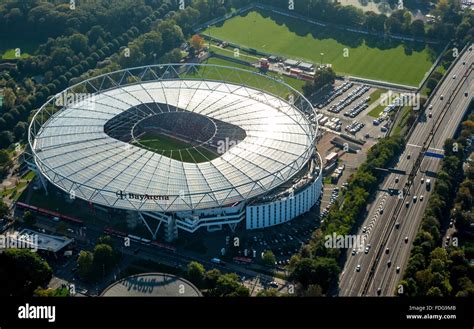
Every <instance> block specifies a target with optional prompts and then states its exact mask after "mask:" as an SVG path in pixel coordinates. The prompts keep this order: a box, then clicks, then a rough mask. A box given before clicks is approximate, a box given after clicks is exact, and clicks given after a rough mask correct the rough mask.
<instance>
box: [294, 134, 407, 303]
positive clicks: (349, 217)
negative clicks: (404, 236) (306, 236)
mask: <svg viewBox="0 0 474 329" xmlns="http://www.w3.org/2000/svg"><path fill="white" fill-rule="evenodd" d="M403 147H404V141H403V139H402V137H400V136H394V137H387V138H384V139H382V140H380V141H379V142H378V143H377V144H376V145H374V146H373V147H372V148H370V150H369V151H368V154H367V159H366V161H365V162H364V163H363V164H362V165H361V166H360V167H359V168H358V169H357V171H356V172H355V174H353V175H352V176H351V178H350V179H349V181H348V182H349V184H348V186H347V189H346V191H344V193H343V195H342V197H341V198H340V199H339V201H338V202H336V203H335V205H334V206H333V207H332V208H331V209H330V211H329V214H328V216H327V217H326V219H325V220H324V222H323V223H321V226H320V227H319V228H318V229H317V230H316V231H315V232H314V233H313V236H312V238H311V240H310V242H309V244H307V245H305V246H304V247H303V248H302V249H301V251H300V253H299V254H296V255H293V256H292V258H291V260H290V264H289V268H290V279H292V280H294V281H296V282H298V283H299V284H300V285H301V288H303V289H301V290H305V291H307V289H308V288H309V287H311V289H312V290H314V291H316V292H317V291H320V293H322V294H324V293H326V292H327V291H328V289H329V288H330V287H331V286H332V284H334V283H335V280H337V277H338V275H339V272H340V270H341V268H340V266H339V259H340V257H341V256H342V254H341V252H342V250H341V249H337V248H327V247H326V246H325V245H324V242H325V237H326V236H327V235H332V234H333V233H336V234H337V235H347V234H350V233H351V232H352V231H353V230H355V229H356V224H357V220H358V219H359V218H360V216H361V215H362V214H363V213H364V212H365V211H366V207H367V204H368V203H369V199H370V197H371V196H372V195H373V194H374V193H375V192H376V190H377V186H378V185H379V183H380V181H381V179H382V177H381V175H380V172H378V170H377V168H387V167H389V166H390V164H391V162H392V161H393V160H394V159H395V158H396V157H397V156H398V154H400V152H401V151H402V149H403Z"/></svg>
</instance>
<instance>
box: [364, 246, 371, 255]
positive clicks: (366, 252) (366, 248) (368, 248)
mask: <svg viewBox="0 0 474 329" xmlns="http://www.w3.org/2000/svg"><path fill="white" fill-rule="evenodd" d="M369 250H370V247H369V246H367V247H365V250H364V252H365V254H368V253H369Z"/></svg>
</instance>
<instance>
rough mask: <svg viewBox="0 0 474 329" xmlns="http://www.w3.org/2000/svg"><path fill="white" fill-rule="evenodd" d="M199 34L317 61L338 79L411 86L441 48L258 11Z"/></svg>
mask: <svg viewBox="0 0 474 329" xmlns="http://www.w3.org/2000/svg"><path fill="white" fill-rule="evenodd" d="M203 34H206V35H211V36H213V37H216V38H219V39H222V40H226V41H230V42H233V43H236V44H239V45H241V46H244V47H248V48H254V49H258V50H260V51H264V52H268V53H271V54H275V55H280V56H284V57H289V58H294V59H299V60H304V61H309V62H312V63H315V64H317V63H320V62H321V60H322V61H323V62H324V63H330V64H332V66H333V68H334V69H335V71H336V72H337V73H338V74H341V75H351V76H356V77H362V78H368V79H374V80H381V81H388V82H393V83H399V84H405V85H410V86H417V85H418V84H419V83H420V82H421V81H422V80H423V78H424V76H425V74H426V73H427V71H428V70H429V69H430V67H431V66H432V65H433V63H434V62H435V61H436V58H437V57H438V56H439V55H440V53H441V51H442V48H443V45H439V46H436V47H433V46H429V45H426V44H424V43H421V42H403V41H398V40H395V39H388V38H386V39H384V38H382V37H376V36H366V35H363V34H360V33H354V32H346V31H342V30H337V29H328V28H323V27H317V26H314V25H311V24H309V23H306V22H303V21H300V20H297V19H294V18H290V17H285V16H281V15H278V14H274V13H271V12H267V11H263V10H259V11H252V12H249V13H246V14H244V15H243V16H236V17H233V18H231V19H229V20H227V21H225V22H223V23H220V24H219V25H217V26H211V27H210V28H208V29H207V30H205V31H203ZM321 53H323V56H321Z"/></svg>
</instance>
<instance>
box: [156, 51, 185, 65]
mask: <svg viewBox="0 0 474 329" xmlns="http://www.w3.org/2000/svg"><path fill="white" fill-rule="evenodd" d="M181 58H183V56H182V55H181V50H179V49H178V48H175V49H173V50H172V51H170V52H168V53H166V54H164V55H163V57H161V58H160V63H179V61H180V60H181Z"/></svg>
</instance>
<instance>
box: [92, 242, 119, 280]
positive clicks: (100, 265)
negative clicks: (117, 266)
mask: <svg viewBox="0 0 474 329" xmlns="http://www.w3.org/2000/svg"><path fill="white" fill-rule="evenodd" d="M93 255H94V262H93V272H94V274H95V275H97V276H99V277H102V276H104V275H105V273H107V272H108V271H109V270H110V269H111V268H112V266H113V264H114V263H115V255H114V252H113V249H112V247H111V246H109V245H108V244H98V245H96V246H95V248H94V253H93Z"/></svg>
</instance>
